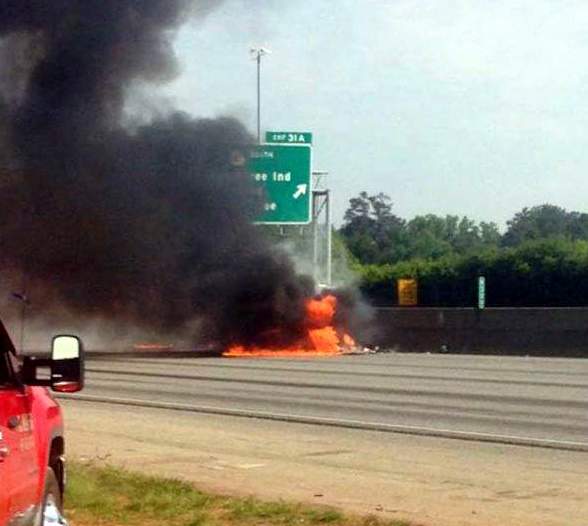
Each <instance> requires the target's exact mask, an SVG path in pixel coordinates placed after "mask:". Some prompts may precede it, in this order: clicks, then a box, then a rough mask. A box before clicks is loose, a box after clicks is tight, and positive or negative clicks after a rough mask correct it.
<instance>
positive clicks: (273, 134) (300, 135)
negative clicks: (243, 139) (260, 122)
mask: <svg viewBox="0 0 588 526" xmlns="http://www.w3.org/2000/svg"><path fill="white" fill-rule="evenodd" d="M265 142H267V143H270V144H312V133H310V132H284V131H268V132H265Z"/></svg>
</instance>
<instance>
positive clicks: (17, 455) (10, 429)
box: [0, 386, 39, 526]
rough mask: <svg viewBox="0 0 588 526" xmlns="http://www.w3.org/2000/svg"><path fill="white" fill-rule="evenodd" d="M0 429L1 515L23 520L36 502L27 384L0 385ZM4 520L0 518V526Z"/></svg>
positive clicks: (34, 448)
mask: <svg viewBox="0 0 588 526" xmlns="http://www.w3.org/2000/svg"><path fill="white" fill-rule="evenodd" d="M0 433H1V434H2V439H1V440H0V474H1V477H0V484H1V490H0V517H2V514H5V518H7V519H8V520H16V522H17V523H19V522H21V523H23V524H26V523H27V518H30V517H32V514H33V512H34V508H35V505H36V504H37V502H36V500H37V490H38V480H39V466H38V462H37V458H36V445H35V437H34V434H33V420H32V415H31V393H30V388H29V387H26V388H24V391H21V390H19V389H16V388H15V387H13V386H9V387H2V386H0ZM3 508H4V510H3ZM6 522H7V520H4V522H3V521H2V520H0V526H3V525H4V524H5V523H6Z"/></svg>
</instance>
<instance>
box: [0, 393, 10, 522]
mask: <svg viewBox="0 0 588 526" xmlns="http://www.w3.org/2000/svg"><path fill="white" fill-rule="evenodd" d="M3 389H4V388H3V387H2V386H1V385H0V526H4V524H7V523H8V502H9V499H10V495H9V493H8V492H9V487H8V481H7V479H8V473H10V466H7V464H8V462H9V460H8V456H7V455H8V452H9V450H8V446H7V444H6V437H5V431H6V430H5V428H4V425H3V422H4V421H5V418H4V397H5V391H4V390H3Z"/></svg>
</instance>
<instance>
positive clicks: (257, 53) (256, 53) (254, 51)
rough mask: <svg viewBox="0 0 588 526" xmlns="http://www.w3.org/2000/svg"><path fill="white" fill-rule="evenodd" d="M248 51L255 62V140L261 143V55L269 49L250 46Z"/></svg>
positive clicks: (265, 53) (268, 51)
mask: <svg viewBox="0 0 588 526" xmlns="http://www.w3.org/2000/svg"><path fill="white" fill-rule="evenodd" d="M249 52H250V53H251V58H253V60H255V61H256V62H257V142H258V143H259V144H261V57H263V56H265V55H269V54H270V53H271V51H270V50H269V49H266V48H263V47H252V48H251V49H250V50H249Z"/></svg>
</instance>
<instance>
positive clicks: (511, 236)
mask: <svg viewBox="0 0 588 526" xmlns="http://www.w3.org/2000/svg"><path fill="white" fill-rule="evenodd" d="M573 222H574V221H573V214H570V213H568V212H567V211H566V210H565V209H564V208H561V207H559V206H555V205H549V204H544V205H540V206H533V207H531V208H523V209H522V210H521V211H520V212H517V213H516V214H515V216H514V217H513V218H512V219H511V220H510V221H507V230H506V233H505V234H504V236H503V238H502V241H503V244H504V246H507V247H513V246H518V245H520V244H521V243H524V242H525V241H534V240H538V239H548V238H558V237H559V238H571V237H572V232H573V227H572V224H573ZM578 226H579V225H578ZM587 226H588V225H587Z"/></svg>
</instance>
